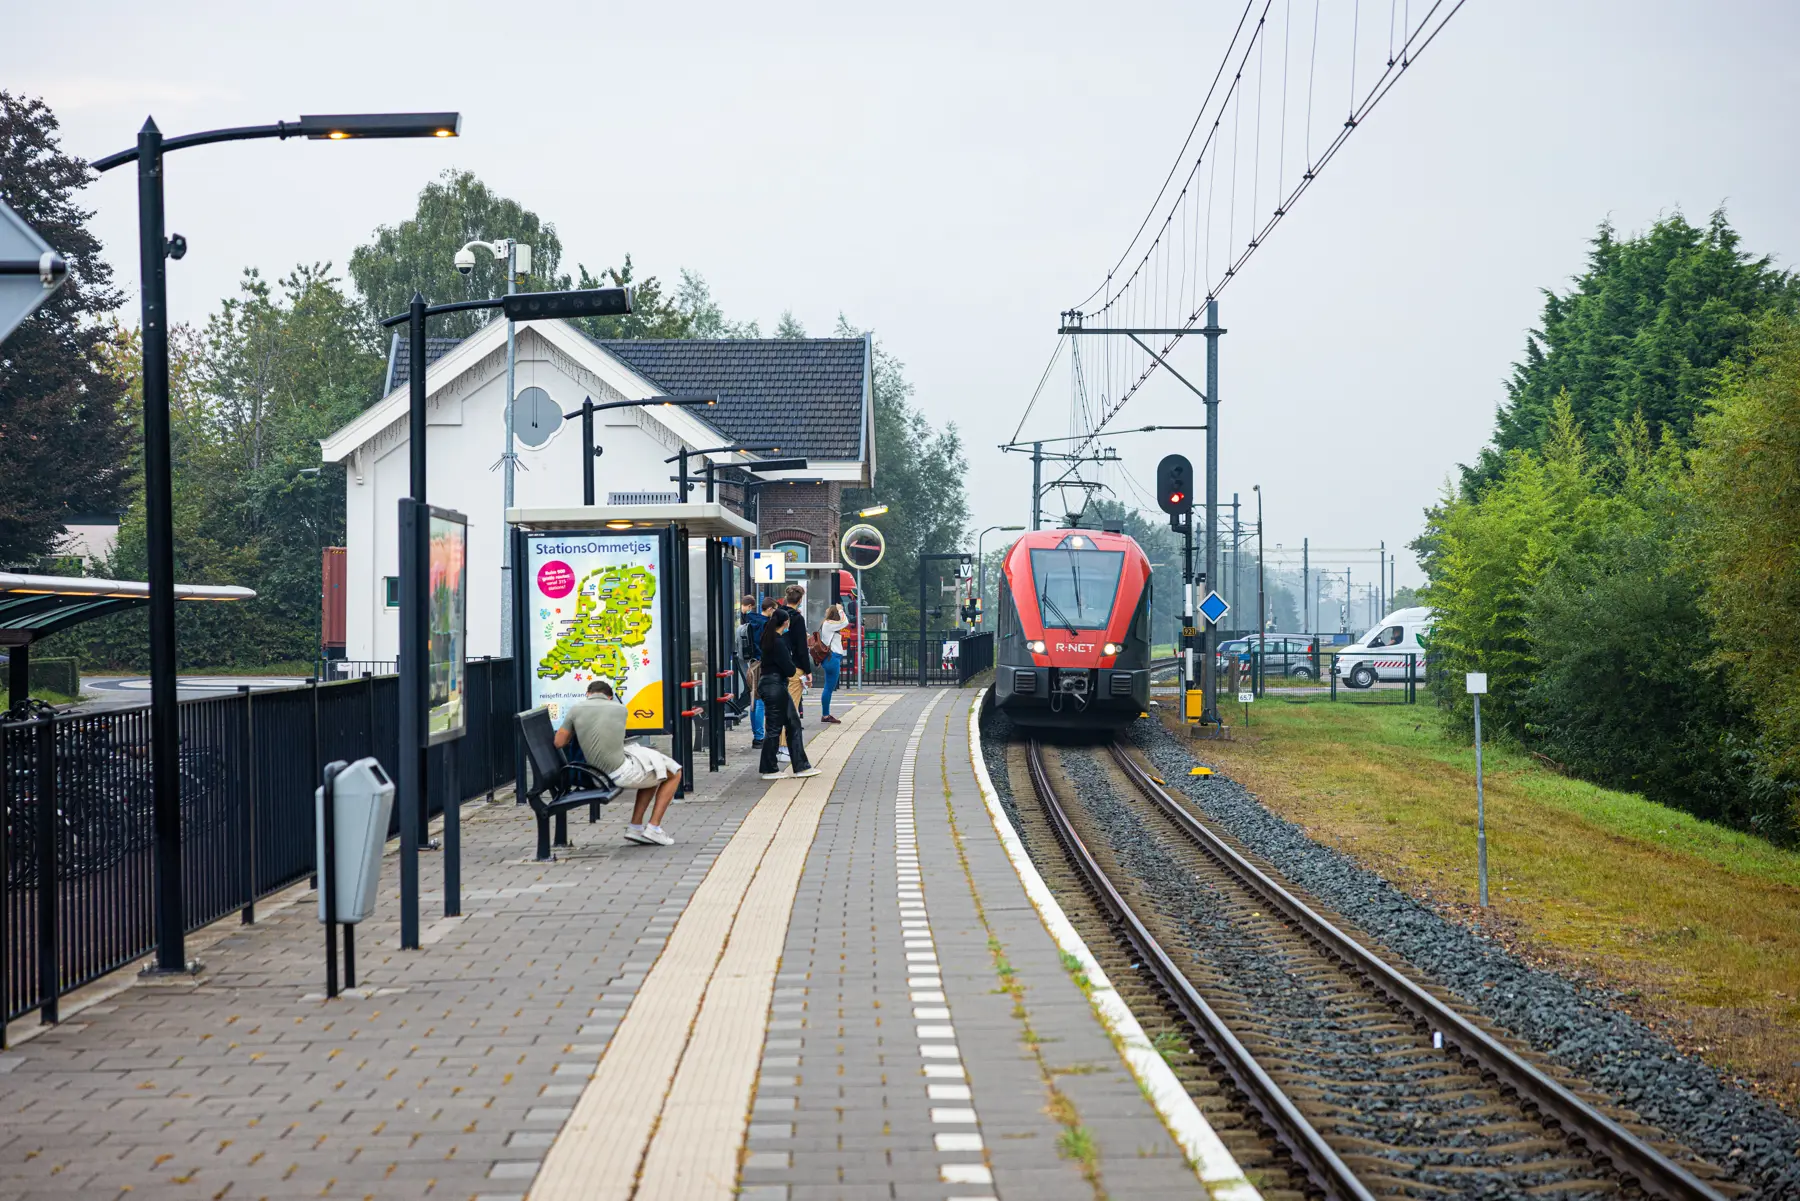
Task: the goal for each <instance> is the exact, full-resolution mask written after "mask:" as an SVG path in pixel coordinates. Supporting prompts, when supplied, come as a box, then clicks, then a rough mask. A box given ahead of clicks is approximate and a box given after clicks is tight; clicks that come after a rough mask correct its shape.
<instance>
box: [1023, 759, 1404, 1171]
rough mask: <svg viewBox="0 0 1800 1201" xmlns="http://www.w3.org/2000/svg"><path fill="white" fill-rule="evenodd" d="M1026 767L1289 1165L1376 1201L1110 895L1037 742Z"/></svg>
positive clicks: (1099, 893)
mask: <svg viewBox="0 0 1800 1201" xmlns="http://www.w3.org/2000/svg"><path fill="white" fill-rule="evenodd" d="M1025 760H1026V766H1027V768H1028V770H1029V771H1030V773H1031V786H1032V789H1033V790H1034V791H1035V792H1036V793H1037V795H1038V801H1039V803H1041V804H1042V805H1043V807H1044V812H1045V813H1046V814H1047V815H1048V816H1049V818H1050V827H1051V829H1052V830H1053V831H1054V832H1055V834H1056V837H1057V840H1058V841H1059V842H1061V843H1062V844H1063V849H1064V851H1065V852H1067V854H1068V856H1069V859H1070V861H1071V862H1072V863H1073V864H1074V866H1075V868H1076V870H1077V871H1078V872H1079V873H1080V874H1081V876H1082V878H1083V879H1084V880H1085V881H1086V882H1087V885H1088V887H1089V888H1090V889H1092V890H1093V893H1094V896H1095V899H1096V900H1098V901H1099V902H1100V904H1101V906H1102V907H1103V908H1104V909H1106V910H1107V911H1108V912H1109V913H1110V914H1111V916H1112V919H1113V921H1114V922H1116V923H1117V924H1118V926H1119V927H1120V929H1121V930H1122V932H1123V933H1124V935H1125V939H1126V941H1127V942H1129V943H1130V944H1131V946H1132V949H1133V950H1134V951H1135V952H1136V953H1137V955H1138V958H1139V962H1141V963H1142V964H1143V965H1144V967H1145V968H1146V969H1147V970H1148V971H1149V972H1150V974H1151V976H1153V977H1154V978H1155V980H1156V982H1157V984H1158V986H1159V987H1161V988H1162V990H1163V991H1164V992H1165V993H1166V994H1167V995H1168V997H1169V998H1170V1000H1171V1001H1173V1002H1174V1004H1175V1006H1176V1008H1177V1009H1179V1010H1180V1011H1181V1015H1182V1017H1183V1018H1184V1019H1186V1020H1187V1022H1188V1024H1189V1025H1190V1026H1191V1027H1192V1028H1193V1029H1194V1031H1195V1032H1196V1033H1198V1034H1199V1035H1200V1037H1201V1039H1202V1040H1203V1041H1204V1042H1205V1043H1206V1046H1207V1049H1208V1050H1210V1051H1211V1052H1212V1053H1213V1056H1214V1057H1215V1058H1216V1059H1217V1060H1218V1061H1219V1063H1220V1065H1221V1066H1222V1067H1223V1068H1224V1069H1225V1073H1226V1074H1227V1075H1228V1076H1230V1077H1231V1080H1232V1083H1234V1084H1236V1085H1237V1087H1238V1089H1239V1090H1240V1091H1242V1092H1243V1094H1244V1096H1245V1097H1246V1098H1248V1099H1249V1101H1250V1104H1251V1106H1252V1107H1253V1108H1254V1109H1255V1110H1256V1112H1257V1113H1258V1114H1260V1115H1261V1116H1262V1119H1263V1121H1265V1122H1266V1123H1268V1125H1269V1128H1270V1129H1271V1130H1273V1131H1274V1132H1275V1135H1276V1137H1277V1138H1278V1139H1280V1141H1281V1143H1282V1145H1283V1146H1285V1147H1286V1148H1287V1150H1288V1153H1289V1154H1290V1155H1292V1156H1293V1157H1294V1162H1295V1163H1297V1164H1299V1165H1300V1167H1301V1168H1302V1169H1304V1170H1305V1172H1306V1174H1307V1176H1308V1177H1310V1178H1311V1180H1312V1182H1313V1183H1314V1184H1315V1185H1316V1186H1318V1187H1319V1188H1320V1189H1321V1190H1323V1192H1324V1193H1325V1195H1326V1196H1327V1197H1330V1198H1333V1199H1334V1201H1375V1198H1374V1194H1373V1193H1371V1192H1369V1190H1368V1188H1367V1187H1365V1186H1364V1185H1363V1183H1362V1182H1361V1181H1360V1180H1358V1179H1357V1178H1356V1173H1354V1172H1352V1171H1351V1170H1350V1167H1349V1165H1347V1164H1346V1163H1344V1161H1343V1160H1342V1159H1340V1158H1339V1157H1338V1154H1337V1152H1336V1151H1334V1150H1332V1148H1331V1144H1329V1143H1327V1142H1326V1141H1325V1137H1324V1136H1323V1135H1321V1134H1320V1133H1319V1132H1318V1130H1317V1129H1316V1128H1314V1126H1313V1124H1312V1123H1311V1122H1309V1121H1307V1120H1306V1117H1305V1115H1303V1114H1302V1113H1301V1112H1300V1110H1299V1108H1298V1107H1297V1106H1295V1105H1294V1103H1293V1101H1292V1100H1290V1099H1289V1097H1288V1095H1287V1094H1286V1093H1285V1092H1283V1091H1282V1089H1281V1086H1280V1085H1278V1084H1276V1083H1275V1081H1274V1080H1273V1079H1271V1078H1270V1076H1269V1074H1268V1073H1267V1072H1265V1071H1264V1070H1263V1068H1262V1065H1261V1064H1259V1063H1257V1062H1256V1058H1255V1056H1253V1055H1251V1053H1250V1052H1249V1050H1248V1049H1246V1048H1245V1046H1244V1044H1243V1043H1241V1042H1240V1041H1238V1038H1237V1035H1235V1034H1233V1033H1232V1032H1231V1028H1230V1027H1229V1026H1227V1025H1226V1024H1225V1021H1224V1019H1223V1018H1221V1017H1219V1015H1218V1014H1217V1013H1216V1012H1214V1010H1213V1008H1212V1006H1210V1005H1208V1004H1207V1003H1206V999H1205V998H1204V997H1202V996H1201V995H1200V994H1199V992H1198V991H1196V990H1195V988H1194V986H1193V985H1192V984H1191V983H1190V982H1189V981H1188V978H1187V976H1186V975H1185V974H1183V972H1182V971H1181V969H1180V968H1179V967H1177V966H1176V964H1175V961H1174V960H1173V959H1171V958H1170V957H1169V954H1168V952H1166V951H1164V950H1163V948H1162V944H1161V943H1159V942H1157V941H1156V937H1155V936H1154V935H1153V934H1151V933H1150V931H1149V930H1148V929H1147V928H1146V927H1145V926H1144V923H1143V922H1141V921H1140V920H1138V916H1137V914H1135V913H1133V912H1132V909H1131V906H1130V905H1129V904H1127V903H1126V901H1125V898H1124V897H1123V896H1121V895H1120V894H1119V891H1118V890H1117V889H1116V888H1114V887H1113V884H1112V881H1111V880H1110V879H1108V878H1107V875H1106V871H1105V869H1104V868H1102V867H1101V866H1100V864H1099V863H1098V862H1097V861H1096V860H1095V859H1094V857H1093V855H1092V854H1091V853H1090V852H1089V851H1088V849H1087V845H1086V844H1085V843H1083V842H1082V840H1081V836H1080V835H1079V834H1077V833H1076V832H1075V826H1074V824H1073V823H1072V822H1071V821H1070V820H1069V816H1068V814H1067V813H1065V812H1064V811H1063V807H1062V804H1061V802H1059V801H1058V800H1057V799H1056V792H1055V790H1054V789H1052V788H1051V787H1050V778H1049V776H1048V774H1047V773H1046V772H1045V771H1044V761H1043V755H1042V752H1041V747H1040V745H1039V744H1038V743H1037V742H1036V741H1032V742H1030V743H1028V744H1027V745H1026V749H1025Z"/></svg>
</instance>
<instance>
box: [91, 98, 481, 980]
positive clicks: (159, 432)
mask: <svg viewBox="0 0 1800 1201" xmlns="http://www.w3.org/2000/svg"><path fill="white" fill-rule="evenodd" d="M461 127H462V117H461V115H460V114H458V113H365V114H354V115H336V116H311V117H306V116H303V117H301V118H300V119H299V120H298V121H277V122H276V123H275V124H273V125H246V126H239V127H236V128H233V129H213V130H207V131H206V132H204V133H191V134H183V135H181V136H180V137H174V138H167V139H165V138H164V137H163V135H162V130H160V129H158V128H157V126H156V122H155V120H154V119H146V120H145V121H144V127H143V128H142V129H141V130H139V131H138V140H137V146H136V147H134V148H133V149H130V150H121V151H119V152H118V153H117V154H109V155H107V156H106V157H105V158H101V159H96V160H94V162H93V164H92V166H93V168H94V170H96V171H100V172H106V171H110V170H112V169H113V168H114V167H122V166H124V165H125V164H126V163H129V162H136V163H137V167H138V262H139V269H140V271H141V272H142V276H143V285H142V305H143V383H144V527H145V528H144V533H145V542H146V544H147V545H146V549H147V551H148V554H149V573H148V574H149V585H150V788H151V797H152V805H153V814H154V818H153V822H154V826H153V828H154V830H155V835H156V964H155V966H154V968H152V969H149V970H152V971H157V972H186V971H190V970H192V968H193V966H194V965H190V964H189V963H188V959H187V949H186V935H187V913H186V906H185V903H184V900H183V897H182V891H181V876H182V873H181V773H180V764H179V758H178V757H179V755H180V751H181V719H180V713H179V711H178V709H177V707H176V686H175V671H176V662H177V661H176V654H175V531H174V499H173V487H172V482H171V470H172V469H171V466H170V452H169V326H168V281H167V277H166V275H165V271H164V264H165V261H166V260H167V259H171V258H176V259H178V258H180V257H181V256H182V255H184V254H186V253H187V240H186V239H184V238H182V237H181V236H180V235H179V234H177V235H176V236H175V237H173V238H170V237H168V236H167V235H166V233H165V231H164V228H163V169H162V160H163V156H164V155H165V154H167V153H169V152H170V151H172V150H185V149H187V148H188V147H190V146H205V145H209V144H211V143H213V142H238V141H247V140H250V139H255V138H280V139H282V140H286V139H288V138H309V139H328V140H330V141H344V140H346V139H351V138H450V137H455V136H456V135H457V134H458V133H459V132H460V130H461Z"/></svg>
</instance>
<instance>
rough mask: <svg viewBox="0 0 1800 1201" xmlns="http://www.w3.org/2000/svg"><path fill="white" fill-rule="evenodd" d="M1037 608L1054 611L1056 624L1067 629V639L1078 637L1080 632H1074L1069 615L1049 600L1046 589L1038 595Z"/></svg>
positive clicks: (1048, 591) (1048, 593) (1073, 625)
mask: <svg viewBox="0 0 1800 1201" xmlns="http://www.w3.org/2000/svg"><path fill="white" fill-rule="evenodd" d="M1038 607H1039V608H1040V609H1044V608H1049V609H1054V610H1055V611H1056V617H1057V624H1059V625H1063V626H1067V627H1068V630H1069V637H1071V638H1078V637H1080V632H1079V631H1078V630H1076V628H1075V623H1074V622H1072V621H1070V620H1069V615H1068V614H1067V613H1064V612H1063V611H1062V606H1061V605H1059V604H1057V603H1056V602H1055V601H1053V600H1051V599H1050V590H1049V589H1048V588H1046V589H1044V590H1043V591H1042V592H1040V593H1038Z"/></svg>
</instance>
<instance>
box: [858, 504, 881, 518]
mask: <svg viewBox="0 0 1800 1201" xmlns="http://www.w3.org/2000/svg"><path fill="white" fill-rule="evenodd" d="M887 511H888V507H887V506H886V505H870V506H869V507H868V508H866V509H858V510H857V511H856V515H857V516H858V517H880V516H881V515H882V514H883V513H885V512H887Z"/></svg>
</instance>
